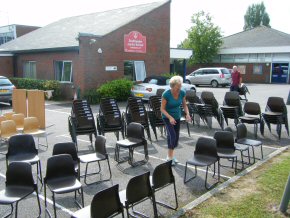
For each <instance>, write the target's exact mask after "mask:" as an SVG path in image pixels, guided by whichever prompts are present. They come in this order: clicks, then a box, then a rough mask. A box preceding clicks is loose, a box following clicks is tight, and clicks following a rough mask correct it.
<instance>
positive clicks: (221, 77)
mask: <svg viewBox="0 0 290 218" xmlns="http://www.w3.org/2000/svg"><path fill="white" fill-rule="evenodd" d="M231 81H232V77H231V73H230V71H229V70H228V69H227V68H221V67H213V68H200V69H198V70H196V71H193V72H192V73H191V74H189V75H188V76H186V81H185V82H186V83H188V84H194V85H196V86H198V85H211V86H212V87H218V86H219V85H221V86H223V87H225V86H227V85H230V84H231Z"/></svg>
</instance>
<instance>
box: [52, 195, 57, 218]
mask: <svg viewBox="0 0 290 218" xmlns="http://www.w3.org/2000/svg"><path fill="white" fill-rule="evenodd" d="M52 201H53V210H54V217H55V218H56V217H57V216H56V206H55V196H54V193H53V192H52Z"/></svg>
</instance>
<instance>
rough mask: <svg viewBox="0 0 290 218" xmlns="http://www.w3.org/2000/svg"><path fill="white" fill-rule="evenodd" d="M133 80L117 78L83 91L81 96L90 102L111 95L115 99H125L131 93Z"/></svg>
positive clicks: (94, 102)
mask: <svg viewBox="0 0 290 218" xmlns="http://www.w3.org/2000/svg"><path fill="white" fill-rule="evenodd" d="M132 85H133V82H132V81H130V80H127V79H118V80H113V81H110V82H107V83H105V84H103V85H101V86H100V87H99V88H98V89H90V90H88V91H85V93H84V94H83V96H82V97H83V98H84V99H86V100H87V101H88V102H89V103H90V104H96V103H98V102H99V100H100V98H101V97H111V98H114V99H116V100H117V101H125V100H127V99H128V97H129V96H130V94H131V87H132Z"/></svg>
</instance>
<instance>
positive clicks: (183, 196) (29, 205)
mask: <svg viewBox="0 0 290 218" xmlns="http://www.w3.org/2000/svg"><path fill="white" fill-rule="evenodd" d="M248 88H249V90H250V95H248V100H249V101H254V102H258V103H259V104H260V106H261V109H262V111H264V110H265V106H266V103H267V99H268V97H269V96H279V97H283V98H284V100H285V102H286V101H287V97H288V93H289V90H290V86H289V85H272V84H271V85H269V84H267V85H265V84H249V85H248ZM228 89H229V88H228V87H226V88H211V87H197V91H198V93H200V92H202V91H205V90H208V91H212V92H213V93H214V95H215V97H216V99H217V101H218V103H219V104H220V105H221V104H222V103H223V98H224V95H225V93H226V91H228ZM125 106H126V103H125V102H120V103H119V107H120V109H121V110H124V109H125ZM91 107H92V109H93V112H94V115H97V113H98V105H92V106H91ZM1 109H2V110H1V112H2V113H5V112H6V111H11V108H10V107H9V106H2V108H1ZM287 109H288V110H289V109H290V108H289V106H287ZM70 111H71V103H70V102H53V101H46V110H45V112H46V127H47V128H46V131H47V134H48V143H49V148H48V149H47V150H45V148H44V147H42V146H40V148H39V156H40V158H41V164H42V173H43V176H44V175H45V173H46V161H47V159H48V158H49V157H50V156H51V154H52V149H53V145H54V144H55V143H58V142H66V141H71V138H70V135H69V132H68V116H69V115H70ZM229 126H230V127H232V128H233V129H235V127H234V123H233V121H232V120H230V122H229ZM247 128H248V134H249V137H250V138H254V135H253V126H252V125H247ZM217 130H220V127H219V125H218V123H217V122H216V120H215V119H213V120H212V129H210V128H208V127H207V126H206V125H205V124H203V123H201V125H200V126H199V127H198V126H196V125H195V126H193V125H190V134H191V136H190V137H189V136H188V134H187V129H186V127H185V125H182V127H181V135H180V143H179V146H178V148H177V149H176V157H177V159H178V160H179V162H180V163H179V164H178V165H177V166H175V167H173V173H174V176H175V180H176V186H177V193H178V202H179V206H180V207H182V206H184V205H186V204H188V203H189V202H191V201H192V200H194V199H196V198H198V197H199V196H201V195H202V194H204V193H206V192H207V190H206V189H205V188H204V179H205V169H204V168H199V169H198V177H197V178H196V179H194V180H192V181H190V182H188V183H186V184H184V183H183V176H184V166H185V162H186V160H187V159H188V158H190V156H191V155H192V154H193V152H194V147H195V143H196V141H197V139H198V137H200V136H210V137H212V136H213V135H214V132H215V131H217ZM105 136H106V138H107V144H106V146H107V151H108V153H109V158H110V165H111V169H112V174H113V176H112V180H111V181H108V182H103V183H100V184H94V185H89V186H88V185H85V184H84V182H83V179H81V182H82V184H83V187H84V200H85V206H86V205H89V204H90V203H91V200H92V198H93V196H94V194H95V193H96V192H98V191H99V190H101V189H103V188H106V187H110V186H111V185H113V184H119V187H120V190H123V189H125V188H126V185H127V183H128V181H129V179H130V178H132V177H133V176H135V175H138V174H140V173H142V172H146V171H148V170H149V171H150V172H151V173H152V172H153V170H154V168H155V167H156V166H157V165H159V164H160V163H162V162H164V161H165V158H166V154H167V144H166V138H165V136H164V135H161V133H160V131H158V140H156V139H155V137H154V134H153V131H152V130H151V136H152V144H150V142H149V140H148V149H149V161H148V163H147V164H145V165H142V166H138V167H131V166H130V165H129V164H128V163H126V162H125V163H122V164H117V163H116V161H115V160H114V148H115V144H116V141H117V139H116V137H115V135H114V134H113V133H106V134H105ZM258 140H261V141H262V142H263V144H264V155H265V156H267V155H269V154H270V153H272V152H274V151H276V150H277V149H279V148H280V147H283V146H288V145H289V144H290V143H289V142H290V141H289V137H288V136H287V134H286V131H285V128H284V127H283V128H282V137H281V140H280V141H279V140H278V137H277V134H276V131H275V126H274V128H273V129H272V133H270V132H269V130H268V128H267V127H266V126H265V135H264V136H261V134H260V133H259V132H258ZM40 141H41V142H45V139H44V138H41V139H40ZM78 147H79V155H81V154H86V153H91V152H93V150H92V147H91V145H90V143H89V137H87V136H81V137H78ZM6 151H7V146H6V145H2V146H1V147H0V152H3V153H5V152H6ZM122 154H124V155H126V152H122ZM256 154H257V156H259V155H260V153H259V150H258V149H257V150H256ZM134 157H135V158H136V159H142V158H143V151H142V149H136V152H135V154H134ZM222 163H223V164H226V165H230V162H229V161H227V160H222ZM93 166H94V165H93V164H92V165H91V167H92V169H93V168H94V167H93ZM101 166H102V169H103V173H102V175H103V177H104V178H105V177H106V176H108V172H107V164H106V162H104V163H101ZM238 168H241V165H240V164H238ZM84 170H85V165H81V173H82V174H83V173H84ZM33 172H34V174H36V167H33ZM193 172H194V170H193V168H191V169H190V173H193ZM5 173H6V164H5V155H0V189H3V188H4V186H5ZM210 173H211V175H212V171H211V172H210ZM34 176H35V178H36V175H34ZM232 176H234V170H233V169H231V168H223V167H222V168H221V178H222V180H221V181H226V180H228V179H229V178H231V177H232ZM99 178H100V177H99V176H92V177H91V178H89V182H94V181H97V180H98V179H99ZM208 182H209V183H213V182H215V179H214V178H212V177H211V176H210V177H209V180H208ZM39 188H40V187H39ZM40 195H41V207H42V216H41V217H46V216H47V215H46V214H45V212H44V211H45V210H44V197H43V196H44V193H43V189H42V190H41V192H40ZM73 196H74V195H73V193H70V194H65V195H56V202H57V206H58V209H57V214H58V217H70V216H71V215H72V214H73V213H74V212H75V211H76V210H77V209H78V208H77V206H76V205H75V204H74V201H73V199H74V198H73ZM48 198H49V203H48V209H49V210H50V212H51V213H53V209H52V201H51V199H52V198H51V194H50V192H49V191H48ZM160 198H161V199H163V200H166V201H168V202H170V203H171V204H173V202H174V196H173V192H172V187H171V186H169V187H167V188H166V189H164V190H161V191H160V192H158V194H157V199H160ZM135 209H136V210H140V211H141V212H144V213H146V214H147V215H149V216H150V217H152V216H153V213H152V205H151V203H150V201H149V200H148V201H145V202H144V203H142V204H141V205H140V206H136V208H135ZM9 210H10V207H9V206H3V205H0V217H3V216H4V215H5V214H6V213H7V212H9ZM37 213H38V209H37V201H36V198H35V196H31V197H28V198H27V199H25V200H24V201H21V202H20V203H19V208H18V215H19V217H37ZM158 213H159V215H160V216H170V214H172V213H173V212H172V211H170V210H169V209H165V208H162V207H160V206H158Z"/></svg>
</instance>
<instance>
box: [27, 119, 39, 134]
mask: <svg viewBox="0 0 290 218" xmlns="http://www.w3.org/2000/svg"><path fill="white" fill-rule="evenodd" d="M39 128H40V125H39V122H38V119H37V117H25V118H24V126H23V132H24V133H29V132H33V131H37V130H39Z"/></svg>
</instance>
